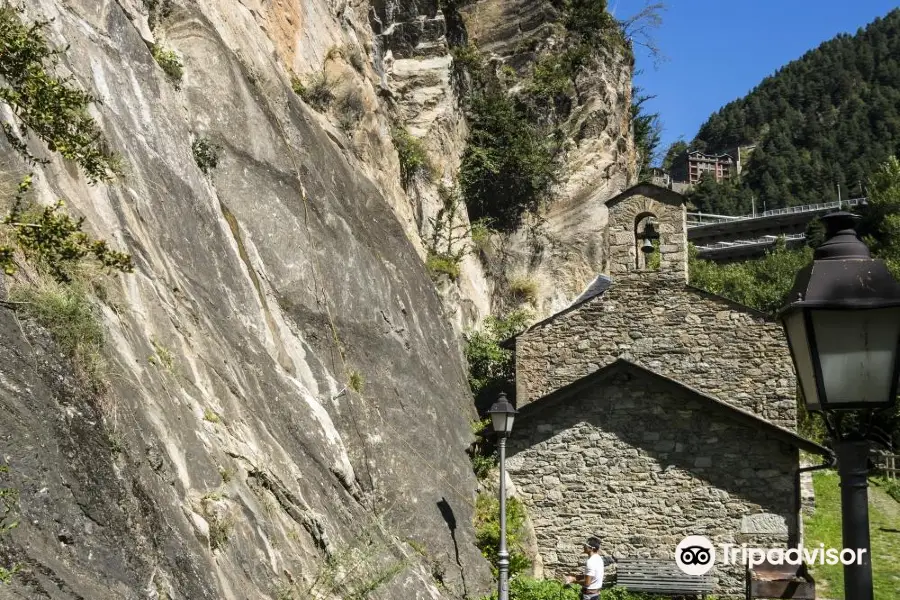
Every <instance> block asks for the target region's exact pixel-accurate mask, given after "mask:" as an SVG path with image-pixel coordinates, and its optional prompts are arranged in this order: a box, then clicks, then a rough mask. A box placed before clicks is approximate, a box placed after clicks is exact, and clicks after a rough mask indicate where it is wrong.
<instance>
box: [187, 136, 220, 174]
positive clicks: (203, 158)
mask: <svg viewBox="0 0 900 600" xmlns="http://www.w3.org/2000/svg"><path fill="white" fill-rule="evenodd" d="M191 150H192V151H193V153H194V161H195V162H196V163H197V166H198V167H200V170H201V171H203V174H204V175H209V172H210V171H212V170H213V169H215V168H216V167H217V166H219V155H220V154H221V152H222V147H221V146H219V145H218V144H216V143H215V142H213V141H212V140H210V139H209V138H205V137H203V138H197V139H196V140H194V143H193V144H191Z"/></svg>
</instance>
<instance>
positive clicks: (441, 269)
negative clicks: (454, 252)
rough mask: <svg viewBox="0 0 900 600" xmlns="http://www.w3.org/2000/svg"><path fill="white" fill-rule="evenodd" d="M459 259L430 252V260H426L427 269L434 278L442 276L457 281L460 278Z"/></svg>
mask: <svg viewBox="0 0 900 600" xmlns="http://www.w3.org/2000/svg"><path fill="white" fill-rule="evenodd" d="M459 263H460V261H459V259H457V258H456V257H454V256H447V255H446V254H440V253H435V252H429V253H428V258H426V259H425V267H426V268H427V269H428V271H429V273H431V275H432V277H435V278H436V277H438V276H440V275H448V276H449V277H450V279H451V280H453V281H456V280H457V279H458V278H459V272H460V267H459Z"/></svg>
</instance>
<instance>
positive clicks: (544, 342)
mask: <svg viewBox="0 0 900 600" xmlns="http://www.w3.org/2000/svg"><path fill="white" fill-rule="evenodd" d="M515 344H516V346H515V352H516V399H517V402H518V403H519V405H520V406H522V405H525V404H527V403H529V402H532V401H534V400H536V399H537V398H540V397H541V396H543V395H545V394H547V393H549V392H551V391H553V390H556V389H558V388H560V387H562V386H564V385H566V384H568V383H572V382H573V381H575V380H577V379H580V378H581V377H584V376H585V375H588V374H590V373H593V372H594V371H596V370H597V369H599V368H600V367H603V366H605V365H608V364H610V363H612V362H613V361H614V360H616V359H617V358H625V359H627V360H630V361H632V362H636V363H639V364H641V365H644V366H646V367H647V368H649V369H652V370H653V371H656V372H658V373H660V374H663V375H666V376H668V377H671V378H673V379H676V380H678V381H680V382H682V383H684V384H685V385H689V386H691V387H693V388H695V389H697V390H700V391H702V392H704V393H706V394H709V395H711V396H714V397H716V398H719V399H721V400H723V401H725V402H729V403H732V404H735V405H736V406H740V407H741V408H744V409H746V410H749V411H751V412H753V413H755V414H756V415H758V416H761V417H763V418H765V419H767V420H769V421H771V422H773V423H775V424H777V425H780V426H782V427H786V428H788V429H791V430H794V429H796V419H797V406H796V398H795V385H796V383H795V381H796V380H795V376H794V370H793V364H792V363H791V358H790V353H789V352H788V348H787V342H786V340H785V338H784V332H783V330H782V328H781V327H780V326H779V325H778V324H777V323H774V322H771V321H769V320H768V319H766V318H765V317H764V316H763V315H761V314H759V313H756V312H755V311H753V310H751V309H745V308H742V307H740V306H738V305H735V304H734V303H731V302H729V301H727V300H725V299H723V298H720V297H717V296H714V295H712V294H707V293H705V292H702V291H700V290H697V289H695V288H692V287H690V286H688V285H686V284H685V283H684V277H683V275H681V274H680V273H670V274H666V273H661V272H655V271H635V272H632V273H627V274H623V275H620V276H617V277H614V278H613V280H612V284H611V286H610V287H609V289H608V290H607V291H605V292H604V293H603V294H602V295H600V296H598V297H595V298H593V299H591V300H588V301H587V302H585V303H584V304H582V305H580V306H578V307H576V308H574V309H572V310H571V311H568V312H565V313H562V314H560V315H557V316H556V317H553V318H552V319H549V320H547V321H545V322H543V323H540V324H537V325H535V326H534V327H533V328H532V329H530V330H528V331H527V332H525V333H523V334H521V335H520V336H519V337H517V338H516V341H515Z"/></svg>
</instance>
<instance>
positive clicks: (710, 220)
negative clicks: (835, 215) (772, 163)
mask: <svg viewBox="0 0 900 600" xmlns="http://www.w3.org/2000/svg"><path fill="white" fill-rule="evenodd" d="M865 201H866V198H865V197H863V198H849V199H847V200H833V201H831V202H820V203H819V204H804V205H803V206H789V207H787V208H773V209H772V210H764V211H762V212H759V213H756V214H755V215H754V214H749V215H742V216H731V215H713V214H704V213H701V212H695V213H688V215H687V218H688V227H700V226H701V225H715V224H717V223H729V222H734V221H746V220H748V219H763V218H765V217H774V216H777V215H790V214H797V213H806V212H820V211H824V210H831V209H833V208H842V207H844V206H859V205H860V204H863V203H864V202H865Z"/></svg>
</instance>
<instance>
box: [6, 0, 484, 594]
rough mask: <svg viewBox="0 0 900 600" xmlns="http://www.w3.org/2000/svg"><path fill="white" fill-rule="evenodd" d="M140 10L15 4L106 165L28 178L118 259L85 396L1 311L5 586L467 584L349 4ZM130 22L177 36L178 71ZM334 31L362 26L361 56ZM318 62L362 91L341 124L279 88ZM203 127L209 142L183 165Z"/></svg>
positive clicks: (459, 372)
mask: <svg viewBox="0 0 900 600" xmlns="http://www.w3.org/2000/svg"><path fill="white" fill-rule="evenodd" d="M163 4H165V5H166V7H167V8H169V9H171V10H170V12H168V13H167V14H166V16H165V17H164V18H162V19H161V20H160V21H159V22H158V23H156V24H155V28H154V29H153V30H152V31H151V30H150V28H149V27H148V19H147V16H148V15H147V12H146V8H145V5H144V4H143V3H140V2H137V1H136V0H135V1H132V0H118V1H113V0H71V1H66V2H59V1H58V0H37V1H35V2H29V3H28V4H27V9H26V11H27V15H28V17H29V18H31V19H38V18H51V19H53V21H52V24H51V32H52V39H51V42H52V43H54V44H55V45H57V46H60V47H62V46H65V45H69V46H70V49H69V51H68V52H66V53H65V54H64V58H63V60H64V67H65V69H67V70H68V71H69V72H70V73H71V74H72V75H73V77H74V80H75V82H76V83H77V84H78V85H80V86H81V87H83V88H84V89H87V90H90V91H92V92H94V93H96V94H97V96H98V98H99V100H100V102H98V103H96V104H95V105H94V107H93V109H92V110H93V113H94V114H95V116H96V117H97V118H98V120H99V122H100V123H101V125H102V128H103V130H104V133H105V135H106V136H107V137H108V139H109V141H110V145H111V148H112V149H113V150H114V151H115V152H117V153H118V154H120V155H121V156H122V158H123V159H124V162H125V164H126V174H125V175H124V177H122V178H121V180H119V181H118V182H116V183H115V184H113V185H97V186H88V185H86V183H85V181H84V179H83V178H81V177H80V176H79V174H78V172H77V169H76V168H75V167H74V166H73V165H71V164H68V163H65V162H63V161H61V160H60V159H58V158H57V157H56V156H55V155H47V156H48V158H50V160H51V162H50V164H48V165H46V166H44V167H41V168H39V169H37V170H36V173H35V187H34V194H35V198H36V199H37V200H38V201H39V202H42V203H50V202H53V201H55V200H56V199H57V198H63V199H65V200H66V202H67V206H68V207H69V210H71V211H72V212H74V213H76V214H80V215H84V216H85V217H86V218H87V221H86V223H87V227H88V228H89V229H90V230H91V231H92V233H94V234H96V235H99V236H101V237H104V238H106V239H108V240H110V243H111V245H112V246H114V247H116V248H120V249H124V250H127V251H128V252H130V253H132V255H133V257H134V260H135V263H136V269H135V273H134V274H130V275H120V276H116V277H112V278H109V279H106V280H104V279H103V278H99V277H98V278H97V281H96V283H97V284H98V285H101V284H102V288H103V290H104V292H103V294H102V298H103V300H102V301H98V302H99V308H98V313H99V317H100V318H101V320H102V324H103V328H104V330H105V336H106V340H107V343H106V347H105V351H104V352H105V357H106V360H107V362H108V363H109V367H108V369H107V371H106V375H105V391H104V392H103V393H102V394H99V395H94V394H91V393H89V392H88V386H87V385H86V382H84V381H83V380H81V379H79V377H78V375H77V371H75V370H73V369H72V368H71V365H69V364H68V363H67V361H66V360H65V359H64V357H63V355H62V353H61V351H60V349H59V348H58V347H57V346H56V345H55V343H54V342H53V340H52V339H51V338H50V337H49V336H48V334H47V332H46V331H44V330H42V329H41V328H40V327H39V326H38V324H37V323H35V322H33V321H30V320H29V319H26V318H24V317H23V316H21V315H19V314H17V313H16V312H15V310H14V308H15V305H6V304H5V305H3V306H2V307H0V432H2V434H0V455H2V456H3V458H4V461H5V462H6V463H7V464H8V465H9V468H10V473H9V474H8V476H6V477H4V480H3V481H2V482H0V483H2V486H3V487H7V486H8V487H12V488H15V489H17V490H18V491H19V493H20V502H19V510H20V521H21V524H20V526H19V527H18V528H16V529H14V530H12V531H11V532H9V533H8V534H6V535H4V536H2V537H0V548H2V551H0V560H2V561H3V563H0V564H9V563H13V562H14V563H17V564H18V565H19V566H20V570H19V572H18V573H17V574H16V576H15V577H14V579H13V583H12V584H11V585H10V586H6V587H3V590H2V593H3V594H4V597H13V598H50V597H52V598H72V599H75V598H90V599H91V600H95V599H96V600H103V599H107V598H108V599H117V600H118V599H122V598H192V599H201V598H209V599H217V600H218V599H224V598H233V599H241V600H243V599H246V598H274V597H276V594H279V596H278V597H282V598H284V597H295V598H304V599H306V598H309V597H313V598H319V597H321V598H338V597H344V596H345V595H347V590H348V589H350V590H353V589H359V588H360V587H363V586H366V585H368V584H369V583H371V582H374V581H379V580H382V579H383V581H382V583H380V584H378V585H376V586H375V587H376V589H375V590H374V591H373V592H372V593H371V595H370V597H371V598H381V599H384V600H387V599H393V598H416V599H426V598H428V599H438V598H448V599H449V598H463V597H464V596H467V595H468V596H470V597H478V596H479V594H480V593H481V592H484V591H486V590H487V588H488V587H489V578H490V575H489V570H488V568H487V565H486V563H485V562H484V560H483V559H482V558H481V556H480V554H479V552H478V551H477V549H476V548H475V547H474V544H473V532H472V527H471V519H472V510H473V508H472V503H473V499H474V489H475V480H474V476H473V475H472V473H471V466H470V463H469V459H468V457H467V455H466V453H465V450H466V448H467V447H468V445H469V443H470V442H471V429H470V425H469V423H470V421H471V420H472V419H473V418H474V412H473V409H472V402H471V395H470V393H469V391H468V387H467V384H466V379H465V372H464V368H463V365H462V360H461V356H460V351H459V340H458V337H457V336H456V335H455V334H454V332H453V330H452V328H451V327H450V326H449V324H448V323H447V321H446V320H445V319H444V318H443V316H442V315H443V311H444V309H443V307H442V305H441V302H440V300H439V298H438V297H437V295H436V294H435V290H434V286H433V284H432V282H431V281H430V279H429V277H428V275H427V274H426V272H425V270H424V268H423V265H422V262H421V252H420V250H421V248H420V247H419V248H418V249H417V247H416V244H415V243H414V241H415V240H416V239H417V236H415V235H411V230H412V232H413V233H415V229H416V227H415V224H416V221H415V208H416V207H415V205H414V204H413V203H411V202H410V200H409V198H408V197H407V196H406V195H405V194H404V193H402V190H401V189H400V186H399V183H397V182H398V181H399V176H398V174H397V173H398V167H397V158H396V153H395V152H394V151H393V149H392V148H391V144H390V134H389V127H388V116H389V115H388V114H387V110H386V109H384V108H383V107H382V106H381V104H380V103H379V104H375V102H376V100H375V99H376V98H377V97H378V96H377V92H376V91H374V90H375V87H374V86H372V85H371V84H370V83H369V82H368V79H369V75H370V74H371V72H372V71H374V70H376V68H380V67H378V65H377V64H376V63H375V58H376V57H375V55H374V50H373V49H372V48H374V47H375V45H373V44H372V39H373V38H372V37H371V36H372V34H371V32H370V33H368V34H366V31H368V29H367V28H368V25H367V23H368V5H364V4H350V3H343V2H337V3H334V2H324V1H323V2H318V1H315V0H314V1H312V2H303V3H299V2H293V1H290V0H283V1H279V2H255V1H252V0H246V1H237V0H197V1H190V2H187V1H173V2H163ZM367 35H368V36H369V37H366V36H367ZM148 41H155V42H158V43H161V44H162V45H164V47H166V48H168V49H172V50H174V51H175V52H176V53H177V54H178V56H180V58H181V60H182V61H183V64H184V79H183V81H182V82H181V84H180V86H175V85H173V82H172V81H171V80H170V79H169V78H168V77H167V76H166V75H165V74H164V72H163V71H162V70H161V69H160V67H159V66H158V65H157V63H156V62H155V61H154V59H153V58H152V56H151V53H150V51H149V49H148V46H147V42H148ZM335 45H339V46H348V45H349V46H352V47H357V48H362V49H363V53H364V55H365V56H366V62H365V64H364V65H363V68H362V72H360V71H358V70H357V67H354V66H353V65H352V64H351V62H352V61H351V60H347V59H346V58H344V56H346V55H340V54H334V53H329V49H330V48H331V47H333V46H335ZM329 54H333V55H332V56H331V57H330V58H329V57H328V55H329ZM286 63H287V64H286ZM348 64H349V65H350V66H349V67H348ZM322 68H324V69H326V71H327V70H331V69H333V70H334V71H335V72H339V73H346V77H344V78H343V79H342V83H341V86H346V89H345V88H343V87H339V88H337V89H336V93H337V94H338V96H339V97H340V96H341V95H342V94H345V93H349V92H347V91H346V90H347V89H351V88H352V89H354V90H355V92H358V93H359V94H361V95H362V97H363V104H364V106H365V107H366V109H365V110H364V111H363V114H362V115H361V116H360V119H359V121H358V122H357V123H356V124H351V125H352V126H351V127H347V128H342V127H341V126H339V125H340V122H339V121H340V120H341V117H342V116H343V115H342V114H340V113H336V112H334V110H333V109H332V110H330V111H326V112H324V113H318V112H315V111H313V110H311V109H310V107H308V106H306V105H305V104H304V103H303V102H301V100H300V99H299V98H298V97H297V96H296V95H295V94H294V93H293V92H292V91H291V88H290V77H291V73H290V71H291V70H294V71H297V72H298V73H299V74H300V75H301V77H303V76H305V75H306V74H307V73H308V72H313V71H316V70H320V69H322ZM348 68H351V69H353V71H354V72H355V73H356V74H351V73H349V72H348V71H347V69H348ZM369 92H371V93H369ZM201 138H203V139H209V140H211V141H212V142H214V143H216V144H218V145H219V146H221V148H222V152H221V159H220V161H219V165H218V167H217V168H215V169H214V170H213V171H211V172H210V174H209V175H208V176H205V175H204V173H203V172H201V170H200V169H199V168H198V166H197V164H196V163H195V160H194V157H193V155H192V150H191V147H192V143H193V142H194V141H195V140H197V139H201ZM35 149H36V150H39V149H40V147H39V144H35ZM45 154H46V152H45ZM372 156H377V162H376V161H375V160H374V159H371V161H370V162H367V161H369V159H367V157H372ZM4 158H5V159H7V160H8V161H13V160H14V159H13V158H12V154H11V152H10V150H9V148H8V147H6V148H4ZM376 164H377V165H379V166H378V168H377V169H376V168H375V166H374V165H376ZM20 167H21V166H16V168H11V169H10V171H16V170H18V169H19V168H20ZM376 171H378V172H376ZM7 174H8V173H7ZM387 181H392V182H393V183H392V184H391V185H387V184H386V183H385V182H387ZM410 223H412V224H413V226H412V227H410V225H409V224H410ZM411 239H412V240H413V241H412V242H411ZM26 276H27V274H23V275H22V277H26ZM20 279H21V278H20ZM7 283H9V284H10V285H16V284H21V281H20V280H8V281H7ZM3 297H4V298H5V295H4V296H3ZM325 565H328V566H327V567H326V566H325ZM285 594H292V595H285Z"/></svg>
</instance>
